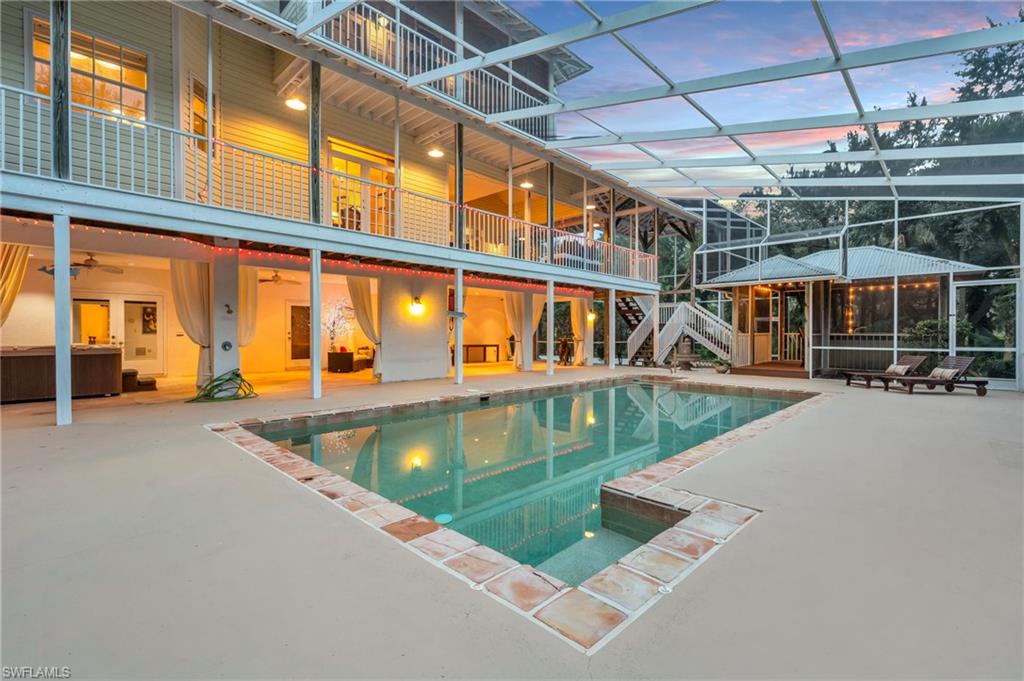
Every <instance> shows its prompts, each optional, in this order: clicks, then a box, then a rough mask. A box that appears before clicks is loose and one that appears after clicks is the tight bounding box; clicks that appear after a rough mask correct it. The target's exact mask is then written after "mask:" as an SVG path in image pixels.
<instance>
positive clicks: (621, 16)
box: [406, 0, 717, 120]
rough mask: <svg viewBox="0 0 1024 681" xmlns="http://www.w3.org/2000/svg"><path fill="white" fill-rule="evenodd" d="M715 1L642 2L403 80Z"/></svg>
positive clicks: (481, 64) (416, 81) (417, 81)
mask: <svg viewBox="0 0 1024 681" xmlns="http://www.w3.org/2000/svg"><path fill="white" fill-rule="evenodd" d="M714 2H717V0H686V1H685V2H684V1H681V0H670V1H668V2H661V1H659V2H649V3H645V4H643V5H641V6H639V7H633V8H631V9H628V10H626V11H624V12H619V13H618V14H612V15H610V16H607V17H604V19H602V20H601V21H597V20H592V21H588V22H586V23H584V24H577V25H576V26H572V27H570V28H566V29H563V30H561V31H555V32H554V33H548V34H546V35H541V36H538V37H536V38H531V39H530V40H525V41H523V42H521V43H516V44H515V45H509V46H508V47H503V48H501V49H498V50H494V51H493V52H487V53H485V54H482V55H478V56H475V57H469V58H467V59H462V60H461V61H457V62H455V63H454V64H449V65H447V66H442V67H440V68H436V69H433V70H431V71H427V72H425V73H421V74H419V75H417V76H412V77H411V78H409V79H408V80H407V81H406V83H407V84H408V85H409V87H419V86H421V85H426V84H427V83H432V82H434V81H436V80H440V79H442V78H448V77H450V76H454V75H457V74H459V73H465V72H466V71H473V70H475V69H482V68H486V67H488V66H494V65H496V64H503V63H505V62H509V61H512V60H514V59H522V58H523V57H529V56H530V55H533V54H538V53H540V52H547V51H549V50H553V49H555V48H558V47H562V46H563V45H568V44H569V43H574V42H578V41H580V40H586V39H587V38H595V37H597V36H602V35H605V34H607V33H611V32H612V31H618V30H621V29H624V28H629V27H631V26H637V25H639V24H644V23H647V22H649V21H653V20H655V19H660V18H662V17H667V16H671V15H673V14H679V13H680V12H685V11H687V10H691V9H695V8H697V7H703V6H704V5H710V4H712V3H714ZM509 120H514V119H509Z"/></svg>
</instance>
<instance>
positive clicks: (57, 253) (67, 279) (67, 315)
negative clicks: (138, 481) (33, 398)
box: [53, 3, 71, 426]
mask: <svg viewBox="0 0 1024 681" xmlns="http://www.w3.org/2000/svg"><path fill="white" fill-rule="evenodd" d="M55 4H60V3H55ZM54 53H56V52H54ZM53 329H54V356H53V359H54V377H55V380H56V391H55V393H54V394H55V395H56V396H57V425H58V426H66V425H69V424H70V423H71V219H70V218H69V217H68V216H67V215H54V216H53Z"/></svg>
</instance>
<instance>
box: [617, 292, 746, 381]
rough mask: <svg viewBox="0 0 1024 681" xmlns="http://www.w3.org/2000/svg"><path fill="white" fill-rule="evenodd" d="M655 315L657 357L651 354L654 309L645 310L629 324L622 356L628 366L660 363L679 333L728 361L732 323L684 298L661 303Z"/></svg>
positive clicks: (642, 306) (652, 347)
mask: <svg viewBox="0 0 1024 681" xmlns="http://www.w3.org/2000/svg"><path fill="white" fill-rule="evenodd" d="M629 300H633V301H636V300H637V299H632V298H631V299H629ZM636 304H637V307H639V308H641V309H643V308H644V307H646V306H645V305H644V304H643V303H639V302H638V303H636ZM658 315H659V327H660V328H659V330H658V356H657V357H654V334H653V331H654V311H653V310H648V311H647V313H646V314H645V315H644V317H643V319H641V320H640V321H639V322H638V323H637V324H635V325H634V326H631V327H630V329H631V333H630V335H629V339H628V340H627V341H626V348H627V352H626V358H627V360H628V361H629V363H630V364H631V365H637V364H640V365H642V366H656V365H658V364H662V363H663V362H664V361H665V359H666V358H667V357H668V356H669V355H670V354H671V353H672V348H673V347H675V344H676V342H677V341H678V340H679V339H680V338H681V337H682V336H683V335H686V336H689V337H690V338H692V339H693V340H695V341H697V342H698V343H700V344H701V345H703V346H704V347H706V348H707V349H708V350H710V351H711V352H712V353H714V354H715V356H716V357H718V358H719V359H723V360H726V361H728V360H729V359H730V358H731V355H732V325H731V324H729V323H728V322H726V321H725V320H724V319H722V318H721V317H718V316H716V315H714V314H712V313H710V312H708V311H707V310H705V309H704V308H703V307H700V306H699V305H692V304H690V303H688V302H685V301H683V302H679V303H662V304H661V305H659V309H658ZM627 323H628V322H627Z"/></svg>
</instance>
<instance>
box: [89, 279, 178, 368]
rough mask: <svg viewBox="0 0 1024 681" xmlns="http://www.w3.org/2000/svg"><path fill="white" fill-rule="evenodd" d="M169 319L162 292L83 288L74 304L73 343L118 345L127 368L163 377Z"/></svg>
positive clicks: (124, 365) (122, 363)
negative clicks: (128, 291)
mask: <svg viewBox="0 0 1024 681" xmlns="http://www.w3.org/2000/svg"><path fill="white" fill-rule="evenodd" d="M166 322H167V320H166V315H165V314H164V298H163V296H161V295H155V294H151V293H146V294H143V295H139V294H133V293H110V292H107V291H103V292H101V291H87V290H82V289H79V290H76V291H75V292H74V297H73V300H72V305H71V342H72V343H80V344H82V345H116V346H118V347H120V348H121V365H122V366H123V367H124V368H125V369H136V370H138V372H139V373H140V374H142V375H144V376H162V375H164V374H165V373H166V366H167V360H166V356H165V353H164V339H165V337H166V335H167V334H166Z"/></svg>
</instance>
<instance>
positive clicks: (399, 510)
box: [356, 497, 415, 527]
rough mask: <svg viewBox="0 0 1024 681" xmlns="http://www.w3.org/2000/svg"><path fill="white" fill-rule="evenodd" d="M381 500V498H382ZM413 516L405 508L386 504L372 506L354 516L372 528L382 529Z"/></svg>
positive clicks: (389, 503)
mask: <svg viewBox="0 0 1024 681" xmlns="http://www.w3.org/2000/svg"><path fill="white" fill-rule="evenodd" d="M382 498H383V497H382ZM413 515H415V513H413V512H412V511H410V510H409V509H407V508H406V507H405V506H399V505H398V504H395V503H392V502H390V501H389V502H387V503H386V504H380V505H379V506H372V507H370V508H366V509H363V510H362V511H359V512H358V513H356V516H358V517H359V518H361V519H363V520H365V521H366V522H368V523H370V524H371V525H373V526H374V527H384V526H385V525H390V524H391V523H394V522H397V521H399V520H405V519H406V518H409V517H411V516H413Z"/></svg>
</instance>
